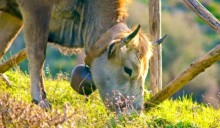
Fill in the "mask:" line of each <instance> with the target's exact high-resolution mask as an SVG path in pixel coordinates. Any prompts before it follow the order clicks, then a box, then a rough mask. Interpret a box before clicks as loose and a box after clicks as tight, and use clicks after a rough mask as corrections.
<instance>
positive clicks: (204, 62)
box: [144, 45, 220, 109]
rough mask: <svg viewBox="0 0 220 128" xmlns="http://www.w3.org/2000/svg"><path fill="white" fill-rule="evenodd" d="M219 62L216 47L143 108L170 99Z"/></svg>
mask: <svg viewBox="0 0 220 128" xmlns="http://www.w3.org/2000/svg"><path fill="white" fill-rule="evenodd" d="M217 61H220V45H217V46H216V47H215V48H213V49H212V50H211V51H209V52H208V53H207V54H205V55H204V56H202V57H199V58H197V59H196V60H195V61H194V62H192V64H190V65H189V67H188V68H187V69H186V70H185V71H183V72H182V73H181V74H180V75H179V76H177V77H176V78H175V79H174V80H173V81H171V82H170V83H169V84H168V85H167V86H165V87H164V88H163V89H162V90H161V91H160V92H159V93H157V94H156V95H155V96H153V97H151V98H150V100H149V101H147V102H146V103H145V104H144V106H145V108H146V109H148V108H150V107H153V106H155V105H157V104H159V103H161V102H162V101H164V100H165V99H167V98H169V97H171V96H172V95H173V94H174V93H175V92H177V91H178V90H179V89H181V88H182V87H183V86H184V85H186V84H187V83H188V82H189V81H190V80H192V79H193V78H195V77H196V76H197V75H199V74H200V73H202V72H204V71H205V69H206V68H208V67H210V66H211V65H212V64H214V63H215V62H217Z"/></svg>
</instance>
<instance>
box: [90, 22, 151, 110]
mask: <svg viewBox="0 0 220 128" xmlns="http://www.w3.org/2000/svg"><path fill="white" fill-rule="evenodd" d="M139 30H140V26H138V27H137V28H136V29H134V30H130V29H127V30H124V31H119V32H116V33H114V34H116V35H114V36H111V38H109V37H102V38H103V39H101V42H100V43H101V44H103V45H99V46H98V47H97V48H100V47H102V48H101V50H98V51H99V52H98V53H96V52H95V53H93V52H94V51H92V52H91V53H90V54H92V57H87V58H86V62H87V61H88V60H89V62H91V63H90V71H91V75H92V80H93V82H94V84H95V86H96V88H97V89H98V91H99V93H100V96H101V98H102V100H103V102H104V104H105V105H106V107H107V108H109V109H110V110H112V111H116V112H117V113H121V112H126V113H133V112H139V111H140V110H141V109H142V108H143V102H144V83H145V78H146V76H147V72H148V65H149V59H150V57H151V55H152V53H151V49H152V43H151V42H150V41H149V39H148V37H147V36H146V35H145V34H144V33H143V32H141V31H139ZM107 35H109V34H107ZM112 37H113V39H112ZM102 41H107V42H102ZM105 44H107V45H106V46H104V45H105ZM93 50H95V48H93ZM96 50H97V49H96ZM100 53H101V54H100ZM87 56H88V55H87ZM88 58H89V59H88ZM91 59H92V61H91Z"/></svg>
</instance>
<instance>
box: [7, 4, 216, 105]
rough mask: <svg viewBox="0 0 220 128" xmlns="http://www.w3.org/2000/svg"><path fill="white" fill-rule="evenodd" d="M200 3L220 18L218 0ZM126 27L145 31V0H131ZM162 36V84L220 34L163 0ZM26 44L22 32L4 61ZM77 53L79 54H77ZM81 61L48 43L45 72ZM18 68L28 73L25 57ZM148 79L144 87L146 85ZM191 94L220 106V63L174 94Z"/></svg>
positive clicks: (66, 70) (184, 8) (68, 67)
mask: <svg viewBox="0 0 220 128" xmlns="http://www.w3.org/2000/svg"><path fill="white" fill-rule="evenodd" d="M200 2H201V3H202V4H203V5H204V6H205V7H206V8H207V9H208V10H209V11H210V12H212V13H213V14H214V15H215V16H216V17H217V19H220V10H219V7H220V1H219V0H209V1H207V0H200ZM128 12H129V17H128V19H127V23H128V25H129V27H131V28H132V27H133V26H134V25H137V24H141V25H142V28H143V29H144V31H145V32H146V33H148V0H133V2H132V3H131V4H130V5H128ZM161 18H162V35H165V34H168V35H169V36H168V38H167V40H166V41H165V42H164V44H163V86H166V85H167V84H168V82H170V81H171V80H173V79H174V78H175V77H176V76H177V75H178V74H179V73H180V72H181V71H183V70H184V69H185V68H186V67H187V66H188V65H189V64H190V63H191V62H192V61H193V60H195V59H196V58H198V57H200V56H202V55H204V54H205V53H206V52H207V51H209V50H211V49H212V48H214V47H215V46H216V45H217V44H220V36H219V35H218V34H217V33H216V32H215V31H213V30H212V29H211V28H210V27H209V26H208V25H206V24H205V23H204V22H203V21H202V20H200V19H199V17H198V16H197V15H195V13H194V12H193V11H192V10H190V9H189V8H188V7H187V6H186V5H185V4H184V3H183V2H182V1H181V0H173V1H171V0H162V17H161ZM24 47H25V44H24V40H23V34H22V33H20V35H19V36H18V37H17V39H16V41H15V42H14V44H13V45H12V47H11V48H10V49H9V51H8V53H7V55H6V56H4V59H3V60H6V59H7V58H9V57H11V56H12V55H13V54H15V53H17V52H19V51H20V50H21V49H23V48H24ZM78 56H80V57H78ZM79 63H83V53H79V54H78V55H69V56H66V55H63V54H61V53H60V51H59V50H58V49H56V48H53V47H51V46H48V48H47V57H46V62H45V66H44V69H45V75H46V76H50V77H52V78H56V77H57V75H58V74H60V73H61V72H62V73H64V74H65V75H67V76H70V74H71V71H72V69H73V68H74V66H75V65H77V64H79ZM19 66H20V69H21V71H23V72H24V73H27V74H28V65H27V60H25V61H23V62H22V63H21V64H20V65H19ZM149 79H150V78H148V79H147V80H146V88H149ZM183 95H192V98H193V100H194V101H197V102H199V103H202V102H204V103H206V104H210V105H212V106H213V107H215V108H219V107H220V62H218V63H216V64H214V65H212V66H211V67H210V68H209V69H207V70H206V71H205V72H204V73H202V74H200V75H199V76H198V77H196V78H195V79H193V80H192V81H191V82H190V83H189V84H188V85H186V86H185V87H184V88H183V89H181V90H180V91H178V92H177V93H176V94H174V95H173V98H174V99H175V98H178V97H179V96H183Z"/></svg>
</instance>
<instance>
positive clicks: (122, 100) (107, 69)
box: [0, 0, 161, 113]
mask: <svg viewBox="0 0 220 128" xmlns="http://www.w3.org/2000/svg"><path fill="white" fill-rule="evenodd" d="M124 6H125V0H17V1H15V0H1V1H0V11H1V12H0V23H1V24H0V27H1V30H0V45H1V48H0V55H1V54H2V55H3V54H4V52H5V51H7V48H8V47H9V46H10V44H11V42H12V41H13V38H14V37H16V35H17V33H18V32H19V31H20V29H21V28H22V26H24V27H23V28H24V37H25V42H26V48H27V55H28V60H29V67H30V68H29V69H30V77H31V83H30V84H31V96H32V98H33V102H34V103H36V104H38V105H40V106H41V107H46V108H47V107H50V104H49V102H48V100H47V99H46V93H45V90H44V83H43V79H42V75H43V71H42V69H43V65H44V61H45V56H46V47H47V42H52V43H55V44H58V45H60V46H63V47H68V48H82V47H83V48H84V51H85V53H86V55H87V56H86V59H85V63H86V64H87V65H88V66H89V70H90V72H91V75H92V81H93V82H94V84H95V86H96V88H97V89H98V91H99V93H100V96H101V98H102V100H103V102H104V104H105V105H106V107H107V108H109V109H110V110H112V111H116V112H118V113H119V112H122V111H125V112H129V113H130V112H134V111H140V110H141V109H142V107H143V101H144V81H145V77H146V75H147V71H148V63H149V59H150V57H151V48H152V43H151V42H150V41H149V39H148V37H147V36H146V35H145V34H144V33H143V32H142V31H140V26H138V27H137V28H136V29H130V28H128V27H127V25H126V24H125V18H126V16H127V13H126V10H125V8H124ZM2 28H4V29H2ZM160 41H161V40H160ZM160 41H158V42H160ZM0 57H1V56H0Z"/></svg>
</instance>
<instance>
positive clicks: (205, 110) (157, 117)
mask: <svg viewBox="0 0 220 128" xmlns="http://www.w3.org/2000/svg"><path fill="white" fill-rule="evenodd" d="M45 73H46V74H47V75H48V76H49V77H45V78H44V79H45V86H46V87H45V88H46V90H47V94H48V95H47V96H48V98H49V100H50V102H51V103H52V106H53V109H52V110H51V111H47V112H46V111H44V110H42V109H40V108H39V107H38V106H36V105H33V104H31V103H30V101H31V98H30V93H29V92H30V88H29V82H30V80H29V77H28V75H26V74H24V73H21V72H20V71H8V72H7V73H6V75H7V76H8V77H9V79H10V81H11V82H12V83H13V86H11V87H8V86H7V85H6V84H5V83H4V82H3V81H2V80H0V92H1V94H0V127H4V126H6V127H57V126H63V127H77V128H84V127H89V128H92V127H94V128H98V127H101V128H103V127H109V128H111V127H112V128H115V127H118V128H122V127H128V128H137V127H138V128H140V127H150V128H151V127H152V128H155V127H156V128H157V127H159V128H160V127H166V128H197V127H198V128H200V127H201V128H209V127H213V128H217V127H220V123H219V122H220V110H216V109H213V108H212V107H210V106H209V105H203V104H198V103H196V102H193V101H192V98H190V96H184V97H181V98H179V99H178V100H172V99H170V100H166V101H165V102H163V103H162V104H160V105H159V106H157V107H155V108H152V109H151V110H149V111H144V112H143V113H142V114H141V115H139V116H138V115H129V116H128V115H127V116H122V115H121V116H115V114H114V113H112V112H109V111H108V110H106V108H105V107H104V105H103V104H102V101H101V99H100V97H99V95H98V92H97V91H96V92H95V93H94V94H92V95H91V96H90V97H88V98H86V97H84V96H81V95H78V94H77V93H76V92H74V91H73V90H72V88H71V87H70V85H69V83H68V81H67V80H66V79H67V77H66V74H65V75H64V74H59V75H57V77H56V79H52V78H51V76H50V72H49V70H48V71H47V72H45ZM146 97H147V96H146Z"/></svg>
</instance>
